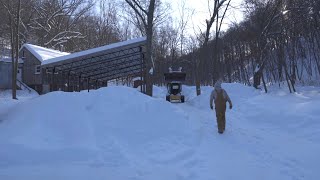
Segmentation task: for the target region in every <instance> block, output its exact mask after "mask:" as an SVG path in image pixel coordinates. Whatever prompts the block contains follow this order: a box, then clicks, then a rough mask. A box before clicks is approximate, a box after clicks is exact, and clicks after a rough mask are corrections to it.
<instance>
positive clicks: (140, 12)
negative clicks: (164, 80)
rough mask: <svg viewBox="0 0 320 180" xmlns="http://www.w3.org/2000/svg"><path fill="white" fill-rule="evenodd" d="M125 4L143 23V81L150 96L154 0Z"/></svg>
mask: <svg viewBox="0 0 320 180" xmlns="http://www.w3.org/2000/svg"><path fill="white" fill-rule="evenodd" d="M126 2H127V4H128V5H129V6H130V7H131V8H132V9H133V10H134V12H135V13H136V15H137V16H138V18H139V20H140V21H141V23H142V24H143V27H144V29H145V32H146V36H147V47H146V57H145V58H146V59H145V62H146V68H147V71H149V72H147V73H145V83H146V93H147V95H149V96H152V91H153V87H152V86H153V79H152V76H153V71H154V65H153V64H154V63H153V62H152V43H153V25H154V21H155V19H154V12H155V7H156V6H155V4H156V3H155V0H150V1H148V3H146V2H145V4H144V3H142V2H141V1H139V0H126Z"/></svg>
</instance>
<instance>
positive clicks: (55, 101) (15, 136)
mask: <svg viewBox="0 0 320 180" xmlns="http://www.w3.org/2000/svg"><path fill="white" fill-rule="evenodd" d="M222 87H223V88H225V89H226V90H227V92H228V93H229V96H230V97H231V99H232V101H233V104H234V108H233V109H232V110H229V109H228V110H227V130H226V133H225V134H223V135H219V134H218V133H217V127H216V122H215V115H214V112H213V111H212V110H211V109H210V108H209V96H210V93H211V91H212V89H213V88H212V87H209V86H208V87H202V95H201V96H196V94H195V87H189V86H184V87H183V92H184V94H185V95H186V103H184V104H182V103H169V102H166V101H165V94H166V88H165V87H154V95H155V98H152V97H148V96H145V95H143V94H141V93H139V92H138V90H137V89H133V88H128V87H117V86H112V87H108V88H102V89H99V90H93V91H90V92H89V93H88V92H86V91H82V92H74V93H65V92H53V93H49V94H46V95H43V96H39V97H36V98H33V99H31V100H28V101H25V102H22V103H18V104H16V105H15V106H14V109H13V108H11V109H9V110H8V111H7V112H6V113H5V114H6V115H5V116H2V118H3V121H2V122H1V123H0V145H1V148H0V159H1V161H0V177H1V179H22V178H24V179H39V180H40V179H52V180H53V179H77V180H79V179H81V180H82V179H83V180H85V179H90V178H91V179H159V180H162V179H190V180H193V179H282V180H292V179H319V178H320V173H318V164H319V161H320V156H318V153H319V151H320V144H319V142H320V131H319V129H320V123H319V117H320V111H318V107H319V105H320V89H319V88H316V87H298V88H297V89H298V93H294V94H289V93H288V91H287V90H285V89H276V88H274V89H273V88H270V89H271V92H270V93H269V94H265V93H263V92H261V91H258V90H255V89H253V88H252V87H246V86H243V85H241V84H237V83H232V84H222Z"/></svg>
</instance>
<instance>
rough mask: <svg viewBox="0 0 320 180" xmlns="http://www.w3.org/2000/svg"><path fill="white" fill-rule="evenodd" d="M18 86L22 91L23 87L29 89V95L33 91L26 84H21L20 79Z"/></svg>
mask: <svg viewBox="0 0 320 180" xmlns="http://www.w3.org/2000/svg"><path fill="white" fill-rule="evenodd" d="M17 86H18V87H19V88H20V89H22V87H24V88H25V89H27V90H28V91H29V93H30V92H31V89H30V88H29V87H28V86H27V85H26V84H24V83H23V82H21V81H20V80H19V79H17Z"/></svg>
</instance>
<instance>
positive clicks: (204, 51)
mask: <svg viewBox="0 0 320 180" xmlns="http://www.w3.org/2000/svg"><path fill="white" fill-rule="evenodd" d="M226 2H227V0H221V1H220V0H215V1H214V8H213V12H212V13H211V11H210V19H209V20H206V31H205V33H204V34H203V39H204V40H203V42H202V47H201V53H200V59H199V60H198V62H197V63H196V69H197V73H196V92H197V95H198V96H199V95H200V94H201V87H200V85H201V72H202V69H201V67H203V66H204V62H205V59H206V56H207V54H208V42H209V36H210V32H211V27H212V25H213V23H214V22H215V21H219V16H218V15H219V10H220V9H221V8H222V6H223V5H224V4H225V3H226ZM229 3H230V0H229ZM229 3H228V5H227V7H228V6H229ZM208 5H209V1H208ZM227 7H226V8H227ZM209 10H210V7H209Z"/></svg>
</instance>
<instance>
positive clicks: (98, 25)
mask: <svg viewBox="0 0 320 180" xmlns="http://www.w3.org/2000/svg"><path fill="white" fill-rule="evenodd" d="M208 2H211V3H208V6H212V7H208V9H211V10H212V11H210V13H208V18H207V19H203V23H204V24H206V28H205V29H200V28H197V27H196V28H193V30H192V31H193V33H187V31H188V32H190V29H192V28H190V27H192V25H190V22H191V20H190V19H191V18H192V16H194V12H195V11H194V10H192V9H188V8H185V3H186V0H181V2H180V6H179V9H173V8H172V6H171V4H170V3H168V2H164V1H161V0H118V1H113V0H95V1H90V0H28V1H21V0H0V16H1V17H6V18H1V19H0V45H1V49H4V47H7V45H8V44H10V40H11V42H12V43H11V46H12V47H13V48H12V49H15V50H17V49H19V47H21V45H22V44H23V43H26V42H28V43H32V44H36V45H39V46H43V47H48V48H53V49H57V50H61V51H66V52H77V51H81V50H85V49H89V48H94V47H99V46H102V45H106V44H110V43H114V42H118V41H124V40H128V39H131V38H135V37H140V36H146V37H147V39H149V40H150V43H149V44H148V46H149V45H150V47H149V49H150V51H147V59H148V63H147V67H148V68H153V70H154V73H153V74H152V77H150V78H152V84H158V85H161V84H163V83H164V82H163V73H164V72H167V71H168V68H169V67H182V68H183V71H185V72H187V83H188V84H193V85H194V84H196V85H197V86H199V87H200V85H211V84H212V83H213V82H215V81H216V80H218V79H223V80H224V81H226V82H242V83H245V84H248V85H253V86H255V87H256V88H260V86H259V85H260V84H264V85H265V84H268V83H279V85H280V83H283V82H285V84H286V85H288V87H289V90H290V91H295V88H294V85H295V84H296V82H300V83H304V84H319V77H320V1H318V0H304V1H301V0H244V2H243V4H242V6H241V8H240V10H241V11H243V13H244V15H245V18H244V20H243V21H242V22H240V23H236V22H235V23H233V24H231V25H230V26H229V29H227V30H221V24H223V20H224V17H225V15H226V12H227V11H228V10H230V8H234V7H232V6H230V2H232V0H211V1H210V0H208ZM173 11H179V16H176V15H173V14H172V12H173ZM13 42H17V43H13ZM14 44H16V45H14ZM148 52H149V54H148ZM1 53H3V51H1ZM147 80H148V81H149V82H150V79H147ZM260 81H261V82H260ZM264 87H265V89H266V86H264ZM266 90H267V89H266ZM199 93H200V92H199Z"/></svg>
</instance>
